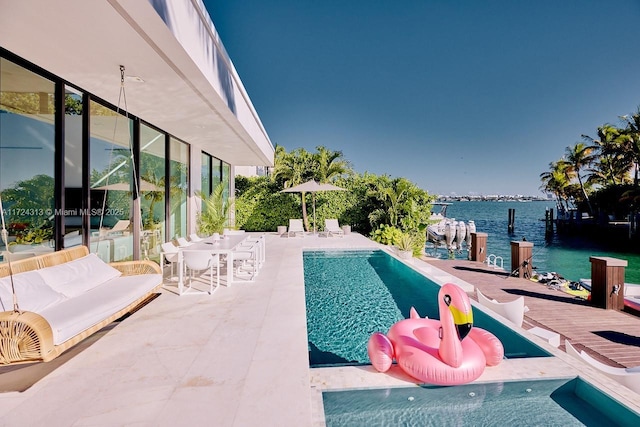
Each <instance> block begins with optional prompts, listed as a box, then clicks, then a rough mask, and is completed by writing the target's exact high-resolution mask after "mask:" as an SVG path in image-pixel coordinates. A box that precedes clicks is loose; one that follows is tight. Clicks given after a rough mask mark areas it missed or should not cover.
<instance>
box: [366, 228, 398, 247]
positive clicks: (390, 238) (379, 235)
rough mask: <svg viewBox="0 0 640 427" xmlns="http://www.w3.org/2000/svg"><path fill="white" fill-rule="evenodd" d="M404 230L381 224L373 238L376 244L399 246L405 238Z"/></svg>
mask: <svg viewBox="0 0 640 427" xmlns="http://www.w3.org/2000/svg"><path fill="white" fill-rule="evenodd" d="M403 235H404V234H403V233H402V230H400V229H399V228H397V227H394V226H393V225H386V224H381V225H380V227H378V229H377V230H375V231H374V232H373V234H372V236H371V238H372V239H373V241H374V242H378V243H381V244H383V245H398V244H399V242H400V240H401V239H402V237H403Z"/></svg>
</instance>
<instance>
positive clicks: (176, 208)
mask: <svg viewBox="0 0 640 427" xmlns="http://www.w3.org/2000/svg"><path fill="white" fill-rule="evenodd" d="M169 171H170V177H169V179H170V187H171V188H170V190H169V215H170V217H169V233H170V236H171V238H172V239H173V238H176V237H186V236H187V231H188V228H187V225H188V224H187V219H188V214H189V209H188V203H187V200H188V198H187V196H188V195H189V146H188V145H187V144H185V143H184V142H182V141H179V140H177V139H175V138H173V137H172V138H171V139H170V159H169Z"/></svg>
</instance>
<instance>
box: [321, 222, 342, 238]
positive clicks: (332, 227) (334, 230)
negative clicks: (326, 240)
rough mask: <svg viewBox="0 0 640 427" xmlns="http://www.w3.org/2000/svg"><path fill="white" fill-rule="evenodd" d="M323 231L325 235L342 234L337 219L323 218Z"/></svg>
mask: <svg viewBox="0 0 640 427" xmlns="http://www.w3.org/2000/svg"><path fill="white" fill-rule="evenodd" d="M324 231H325V233H327V237H331V236H340V237H343V236H344V231H343V230H342V228H341V227H340V224H339V223H338V220H337V219H325V220H324Z"/></svg>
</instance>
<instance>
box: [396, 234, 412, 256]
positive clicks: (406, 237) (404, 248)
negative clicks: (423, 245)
mask: <svg viewBox="0 0 640 427" xmlns="http://www.w3.org/2000/svg"><path fill="white" fill-rule="evenodd" d="M414 245H415V239H414V238H413V236H412V235H411V234H409V233H403V234H402V236H400V238H399V239H398V241H397V242H396V248H398V256H399V257H400V258H402V259H410V258H412V257H413V247H414Z"/></svg>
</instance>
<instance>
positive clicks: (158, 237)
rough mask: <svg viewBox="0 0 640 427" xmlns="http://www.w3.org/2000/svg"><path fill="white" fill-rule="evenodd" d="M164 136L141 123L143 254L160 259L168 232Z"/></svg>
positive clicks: (141, 246) (143, 256) (141, 251)
mask: <svg viewBox="0 0 640 427" xmlns="http://www.w3.org/2000/svg"><path fill="white" fill-rule="evenodd" d="M164 189H165V135H164V133H161V132H158V131H157V130H155V129H152V128H150V127H149V126H146V125H144V124H143V125H141V126H140V195H141V217H142V233H141V237H142V242H141V245H140V257H141V258H143V259H146V258H148V259H153V260H159V259H160V245H161V244H162V242H163V241H164V240H163V238H164V235H165V204H164Z"/></svg>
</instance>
